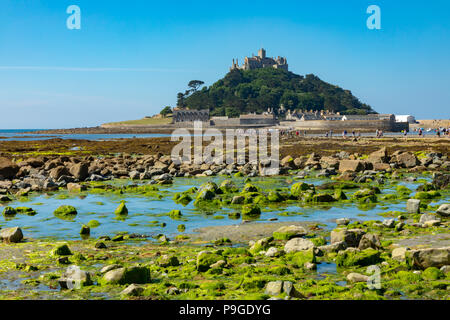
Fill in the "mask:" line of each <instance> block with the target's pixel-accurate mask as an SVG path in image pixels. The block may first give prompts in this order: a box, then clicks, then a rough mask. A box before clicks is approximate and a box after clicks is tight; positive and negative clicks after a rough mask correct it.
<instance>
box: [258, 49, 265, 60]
mask: <svg viewBox="0 0 450 320" xmlns="http://www.w3.org/2000/svg"><path fill="white" fill-rule="evenodd" d="M258 57H260V58H261V59H265V58H266V50H264V48H261V49H259V50H258Z"/></svg>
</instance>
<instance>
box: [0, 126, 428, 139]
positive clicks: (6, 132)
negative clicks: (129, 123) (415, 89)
mask: <svg viewBox="0 0 450 320" xmlns="http://www.w3.org/2000/svg"><path fill="white" fill-rule="evenodd" d="M42 130H46V129H0V142H1V141H36V140H48V139H55V138H60V139H74V140H92V141H99V140H115V139H130V138H163V137H170V136H171V135H170V134H168V133H141V134H139V133H104V134H38V133H34V134H33V131H42ZM424 134H425V135H435V132H434V131H432V132H424ZM401 135H403V134H402V133H400V132H385V133H384V136H401ZM416 135H417V132H414V131H411V132H409V133H408V136H416ZM307 136H309V137H324V136H325V134H324V133H322V134H320V133H307ZM333 136H334V137H340V136H342V132H334V133H333ZM351 136H352V134H351V132H348V133H347V137H351ZM361 136H364V137H371V136H375V132H373V133H361ZM300 137H301V136H300Z"/></svg>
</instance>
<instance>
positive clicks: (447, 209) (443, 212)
mask: <svg viewBox="0 0 450 320" xmlns="http://www.w3.org/2000/svg"><path fill="white" fill-rule="evenodd" d="M436 213H437V214H438V215H440V216H441V217H450V204H449V203H446V204H442V205H441V206H440V207H439V209H438V210H437V211H436Z"/></svg>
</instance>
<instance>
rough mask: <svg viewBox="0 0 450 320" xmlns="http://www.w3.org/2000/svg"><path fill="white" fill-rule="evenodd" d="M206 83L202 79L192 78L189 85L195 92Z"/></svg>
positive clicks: (191, 90)
mask: <svg viewBox="0 0 450 320" xmlns="http://www.w3.org/2000/svg"><path fill="white" fill-rule="evenodd" d="M204 84H205V83H204V82H203V81H201V80H191V81H189V83H188V87H189V88H191V89H190V90H189V91H190V92H191V93H194V92H196V91H197V90H198V89H199V88H200V87H201V86H202V85H204Z"/></svg>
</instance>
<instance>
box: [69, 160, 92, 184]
mask: <svg viewBox="0 0 450 320" xmlns="http://www.w3.org/2000/svg"><path fill="white" fill-rule="evenodd" d="M69 172H70V174H71V175H72V176H73V177H74V178H75V179H78V180H80V181H83V180H85V179H86V178H87V177H89V164H87V163H85V162H79V163H76V164H74V165H72V166H71V167H70V168H69Z"/></svg>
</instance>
